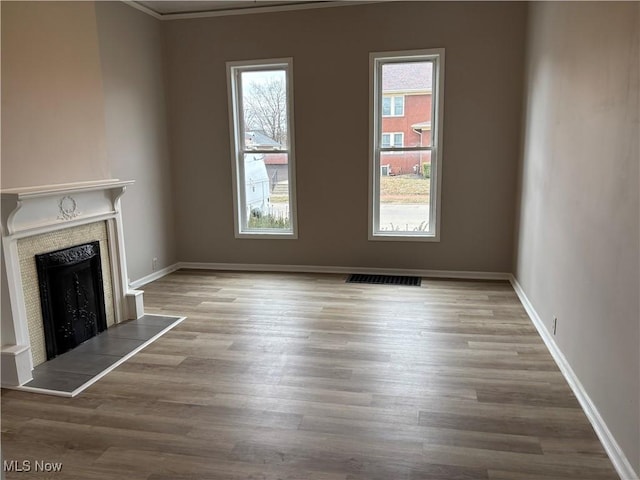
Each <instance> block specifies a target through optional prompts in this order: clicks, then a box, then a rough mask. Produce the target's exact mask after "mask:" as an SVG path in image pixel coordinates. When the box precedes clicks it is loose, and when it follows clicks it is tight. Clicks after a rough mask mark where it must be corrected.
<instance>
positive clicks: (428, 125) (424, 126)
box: [411, 122, 431, 130]
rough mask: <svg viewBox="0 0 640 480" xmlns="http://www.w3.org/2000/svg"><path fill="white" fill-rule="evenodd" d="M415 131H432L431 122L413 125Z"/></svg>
mask: <svg viewBox="0 0 640 480" xmlns="http://www.w3.org/2000/svg"><path fill="white" fill-rule="evenodd" d="M411 128H413V129H414V130H431V122H419V123H414V124H413V125H411Z"/></svg>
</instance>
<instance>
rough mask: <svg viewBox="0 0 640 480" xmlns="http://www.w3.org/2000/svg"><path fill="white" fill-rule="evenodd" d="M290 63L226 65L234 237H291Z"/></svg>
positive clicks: (293, 205)
mask: <svg viewBox="0 0 640 480" xmlns="http://www.w3.org/2000/svg"><path fill="white" fill-rule="evenodd" d="M292 70H293V60H292V59H291V58H285V59H275V60H259V61H251V62H228V63H227V74H228V81H229V123H230V130H231V152H232V173H233V193H234V220H235V232H236V236H237V237H251V238H259V237H261V236H262V237H265V238H274V237H275V238H277V237H283V238H296V237H297V222H296V197H295V168H294V167H295V164H294V148H293V147H294V135H293V85H292Z"/></svg>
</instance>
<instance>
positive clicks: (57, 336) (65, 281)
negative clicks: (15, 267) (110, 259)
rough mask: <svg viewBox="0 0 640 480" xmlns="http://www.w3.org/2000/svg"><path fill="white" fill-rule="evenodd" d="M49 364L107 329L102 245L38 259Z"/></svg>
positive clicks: (85, 245)
mask: <svg viewBox="0 0 640 480" xmlns="http://www.w3.org/2000/svg"><path fill="white" fill-rule="evenodd" d="M35 259H36V265H37V269H38V284H39V287H40V303H41V307H42V320H43V326H44V336H45V347H46V351H47V360H51V359H52V358H54V357H56V356H57V355H60V354H62V353H64V352H67V351H69V350H71V349H73V348H75V347H77V346H78V345H80V344H81V343H83V342H84V341H86V340H89V339H90V338H92V337H95V336H96V335H97V334H98V333H100V332H103V331H104V330H106V329H107V316H106V313H105V300H104V291H103V287H102V268H101V264H100V263H101V262H100V242H98V241H95V242H91V243H86V244H84V245H77V246H74V247H70V248H65V249H62V250H56V251H54V252H49V253H43V254H39V255H36V256H35Z"/></svg>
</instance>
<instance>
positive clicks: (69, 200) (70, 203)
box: [58, 195, 80, 220]
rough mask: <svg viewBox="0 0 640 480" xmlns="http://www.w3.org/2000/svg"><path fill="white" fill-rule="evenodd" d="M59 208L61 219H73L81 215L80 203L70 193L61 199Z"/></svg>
mask: <svg viewBox="0 0 640 480" xmlns="http://www.w3.org/2000/svg"><path fill="white" fill-rule="evenodd" d="M58 208H59V209H60V215H59V216H58V219H59V220H71V219H74V218H76V217H77V216H78V215H80V212H79V211H78V204H77V203H76V201H75V199H74V198H73V197H71V196H69V195H65V196H64V197H62V198H61V199H60V201H59V202H58Z"/></svg>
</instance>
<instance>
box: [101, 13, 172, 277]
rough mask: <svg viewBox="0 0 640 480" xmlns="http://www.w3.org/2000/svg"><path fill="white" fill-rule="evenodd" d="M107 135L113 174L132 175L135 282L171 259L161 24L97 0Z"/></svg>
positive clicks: (129, 246) (128, 234)
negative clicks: (154, 264) (156, 265)
mask: <svg viewBox="0 0 640 480" xmlns="http://www.w3.org/2000/svg"><path fill="white" fill-rule="evenodd" d="M96 14H97V19H98V38H99V41H100V58H101V60H102V81H103V85H104V99H105V118H106V140H107V153H108V156H109V165H110V168H111V172H112V174H113V176H114V177H116V178H122V179H134V180H135V181H136V183H135V185H134V186H133V187H131V188H129V189H128V190H127V193H126V194H125V195H124V196H123V197H122V211H123V213H122V216H123V221H124V230H125V243H126V250H127V265H128V272H129V277H130V278H131V279H133V280H136V279H139V278H141V277H143V276H145V275H148V274H149V273H150V272H151V271H152V259H153V258H154V257H156V258H157V259H158V269H161V268H164V267H167V266H169V265H171V264H173V263H175V262H176V257H175V245H174V239H175V229H174V225H173V202H172V194H171V191H172V187H171V169H170V163H169V139H168V132H167V112H166V108H165V106H166V102H165V88H164V58H163V53H162V30H161V23H160V22H159V21H158V20H156V19H154V18H152V17H150V16H149V15H146V14H145V13H142V12H140V11H138V10H135V9H133V8H131V7H129V6H127V5H125V4H124V3H122V2H97V3H96Z"/></svg>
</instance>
